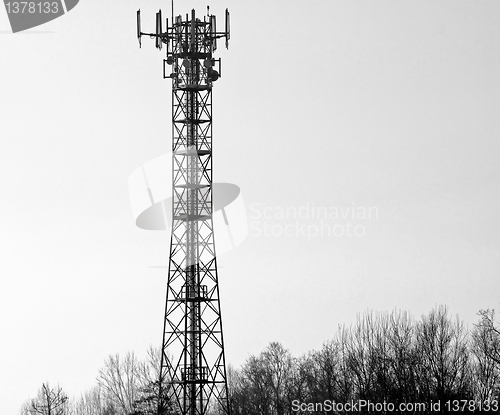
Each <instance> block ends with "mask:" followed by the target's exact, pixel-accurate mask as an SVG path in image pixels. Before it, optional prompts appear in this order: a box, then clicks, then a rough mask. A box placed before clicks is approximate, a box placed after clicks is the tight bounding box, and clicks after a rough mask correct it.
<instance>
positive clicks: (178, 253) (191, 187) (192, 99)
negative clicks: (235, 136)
mask: <svg viewBox="0 0 500 415" xmlns="http://www.w3.org/2000/svg"><path fill="white" fill-rule="evenodd" d="M207 12H208V8H207ZM143 35H147V36H150V37H152V38H155V40H156V47H157V48H158V49H162V47H165V48H166V59H164V61H163V77H164V78H170V79H171V80H172V166H173V168H172V178H173V183H172V187H173V192H172V193H173V194H172V236H171V243H170V262H169V270H168V283H167V294H166V306H165V318H164V330H163V342H162V354H161V368H160V379H159V395H158V397H159V404H158V413H159V414H166V413H179V412H180V413H181V414H183V415H184V414H186V415H187V414H189V415H195V414H196V415H198V414H208V413H213V411H217V413H220V414H229V413H230V408H229V403H228V392H227V381H226V368H225V358H224V340H223V335H222V319H221V311H220V299H219V286H218V277H217V259H216V255H215V244H214V234H213V220H212V87H213V84H214V82H215V81H217V79H218V78H219V77H220V72H221V70H220V68H221V61H220V59H216V58H214V56H213V53H214V51H215V50H216V49H217V40H218V39H221V38H224V39H225V43H226V48H227V46H228V40H229V12H228V11H227V9H226V15H225V28H224V31H223V32H217V29H216V18H215V16H214V15H210V14H208V13H207V16H204V17H203V18H202V19H199V18H197V17H196V14H195V10H192V11H191V15H190V16H189V15H188V14H186V16H185V17H183V16H180V15H179V16H176V17H175V19H174V17H173V12H172V20H171V22H170V23H169V21H168V19H166V29H165V31H163V29H162V16H161V10H160V11H159V12H158V13H157V14H156V32H155V33H143V32H142V31H141V22H140V10H139V11H138V12H137V36H138V39H139V43H141V37H142V36H143ZM169 67H170V68H171V69H170V70H168V71H167V68H169ZM167 72H170V74H167Z"/></svg>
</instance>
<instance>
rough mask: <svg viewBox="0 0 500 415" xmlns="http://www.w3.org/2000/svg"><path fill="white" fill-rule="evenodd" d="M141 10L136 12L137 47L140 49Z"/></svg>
mask: <svg viewBox="0 0 500 415" xmlns="http://www.w3.org/2000/svg"><path fill="white" fill-rule="evenodd" d="M141 35H142V33H141V9H139V10H137V40H138V41H139V47H142V44H141Z"/></svg>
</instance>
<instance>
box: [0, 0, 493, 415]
mask: <svg viewBox="0 0 500 415" xmlns="http://www.w3.org/2000/svg"><path fill="white" fill-rule="evenodd" d="M188 3H189V6H188ZM206 4H207V3H206V2H198V1H193V2H182V6H183V7H181V2H177V4H176V12H179V13H181V12H182V13H186V12H188V11H189V10H190V9H191V7H195V8H196V9H197V11H198V14H199V15H201V14H204V13H205V11H206ZM184 5H185V7H184ZM210 5H211V12H212V13H214V14H216V15H217V16H218V17H219V22H218V23H219V26H220V27H222V22H223V12H224V9H225V8H226V7H229V8H230V11H231V17H232V33H231V35H232V38H231V42H230V48H229V50H228V51H226V50H225V49H224V48H223V45H220V49H219V50H218V52H220V54H219V55H218V56H221V57H222V78H221V79H220V80H219V81H217V83H216V85H215V88H214V93H213V98H214V136H215V138H214V140H215V141H214V162H215V165H214V166H215V172H214V179H215V181H217V182H230V183H234V184H237V185H239V186H240V187H241V189H242V192H243V196H244V198H245V202H246V205H247V207H248V214H249V221H251V222H252V230H251V235H250V236H249V237H248V238H247V240H246V241H245V242H244V243H243V244H242V245H240V246H239V247H238V249H236V250H234V251H233V252H231V253H228V254H225V255H223V256H222V257H221V258H220V259H219V265H220V269H219V277H220V289H221V296H222V310H223V323H224V334H225V341H226V357H227V361H228V362H229V363H231V364H233V365H235V366H239V365H240V364H242V363H243V362H244V361H245V359H246V358H247V357H248V356H249V355H250V354H256V353H259V352H260V351H261V350H262V349H263V348H264V347H266V345H267V344H268V343H269V342H270V341H279V342H281V343H282V344H283V345H284V346H285V347H287V348H289V349H290V350H291V351H292V353H294V354H295V355H299V354H301V353H304V352H306V351H308V350H312V349H318V348H320V347H321V346H322V343H323V341H325V340H328V339H330V338H332V337H333V336H334V335H335V333H336V330H337V327H338V325H342V324H351V323H352V322H354V321H355V319H356V315H357V314H358V313H363V312H365V311H367V310H374V311H384V310H389V311H390V310H393V309H404V310H410V312H411V313H412V314H413V315H414V316H415V317H416V318H419V316H420V315H421V314H423V313H427V312H429V311H430V310H431V309H432V307H434V306H436V305H440V304H445V305H447V306H448V307H449V309H450V312H451V314H452V315H455V314H458V315H459V317H460V318H461V319H462V320H463V321H465V322H466V323H467V325H468V327H469V328H472V324H473V323H474V322H476V321H477V319H478V317H477V315H476V313H477V312H478V311H479V310H480V309H482V308H494V307H498V303H499V300H500V295H499V288H500V284H499V278H498V277H499V268H500V263H499V258H500V256H499V230H500V220H499V217H498V212H499V208H500V199H499V196H500V189H499V170H500V167H499V166H500V164H499V163H498V156H499V154H500V151H499V150H500V144H499V133H500V121H499V120H500V118H499V116H498V114H499V110H500V26H499V25H498V22H499V21H500V3H498V2H480V1H474V2H472V1H471V2H438V1H431V2H415V1H397V2H390V1H385V2H376V1H370V2H358V1H350V2H337V1H286V2H285V1H266V2H264V1H241V0H239V1H238V2H229V1H226V2H221V1H212V2H211V3H210ZM160 6H161V7H162V8H163V11H164V16H165V15H168V14H169V12H170V3H169V2H167V1H151V0H148V1H145V0H144V1H138V0H134V1H131V0H127V1H124V0H120V1H116V0H115V1H111V0H108V1H102V0H101V1H98V0H81V2H80V4H78V6H77V7H75V8H74V9H73V10H72V11H70V12H69V13H68V14H67V15H65V16H62V17H61V18H59V19H57V20H54V21H53V22H49V23H47V24H45V25H43V26H40V27H37V28H34V29H32V30H30V31H29V32H31V34H30V33H18V34H11V33H9V31H10V26H9V23H8V19H7V14H6V13H4V12H3V11H0V31H2V33H0V56H1V57H0V59H1V65H0V103H1V111H0V117H1V118H0V120H1V124H0V140H1V147H0V250H1V251H0V252H1V257H0V336H1V337H0V410H1V412H2V413H5V414H10V413H16V412H17V410H18V409H19V407H20V405H21V404H22V402H23V401H24V400H26V399H28V398H29V397H33V396H34V395H35V393H36V391H37V389H38V388H39V387H40V386H41V384H42V382H44V381H47V380H48V381H50V382H51V383H52V384H56V383H59V384H60V385H61V386H62V387H63V388H64V389H65V390H66V392H67V393H68V394H70V395H72V396H73V395H75V396H76V395H79V394H80V393H82V392H83V391H84V390H86V389H87V388H90V387H91V386H92V385H94V384H95V377H96V375H97V371H98V369H99V368H100V367H101V366H102V364H103V362H104V359H105V358H106V357H107V356H108V355H109V354H112V353H116V352H118V353H120V354H125V353H126V352H127V351H135V352H136V354H138V355H139V356H144V355H145V351H146V349H147V347H148V346H149V345H150V344H153V345H159V344H160V341H161V329H162V325H163V322H162V314H163V307H164V295H165V283H166V272H165V270H164V269H163V270H162V269H158V268H150V267H153V266H161V265H166V264H167V262H168V249H169V247H168V240H169V236H168V234H167V233H165V232H163V233H161V232H158V233H156V232H146V231H142V230H140V229H137V228H135V225H134V223H133V218H132V213H131V209H130V202H129V198H128V189H127V179H128V176H129V174H130V173H131V172H132V171H133V170H134V169H135V168H137V167H139V166H140V165H142V164H143V163H145V162H147V161H149V160H151V159H153V158H155V157H157V156H159V155H161V154H164V153H165V152H167V149H168V148H169V145H170V139H171V134H170V93H171V92H170V91H171V88H170V83H169V81H168V80H162V58H163V52H162V53H160V52H158V51H156V50H155V49H154V41H153V40H150V39H148V38H144V39H143V47H142V49H139V47H138V44H137V41H136V39H135V30H136V28H135V13H136V10H137V9H138V8H141V10H142V16H143V30H145V31H146V30H148V28H149V29H150V30H151V31H153V30H154V21H155V20H154V19H155V12H156V11H157V9H158V8H159V7H160ZM304 206H309V207H311V206H314V207H317V208H320V207H321V208H327V209H331V208H332V207H333V208H335V207H336V208H343V209H347V208H353V209H354V208H356V207H361V208H363V207H365V208H368V207H375V208H376V209H377V212H378V215H377V217H376V218H371V219H367V220H357V221H355V223H357V224H362V225H363V227H364V229H365V233H364V235H363V236H362V237H349V236H346V235H344V236H341V237H336V236H328V235H325V234H323V235H322V236H321V235H319V236H313V237H307V236H305V235H303V234H300V233H298V234H296V235H292V236H285V235H281V236H279V234H280V229H281V230H283V229H284V226H286V225H292V227H293V226H304V225H305V226H309V227H312V228H314V227H316V228H317V227H319V226H320V221H319V220H318V219H315V218H312V217H310V213H307V214H306V215H305V216H306V217H300V218H294V217H290V215H289V216H288V217H286V218H284V219H282V218H280V217H278V213H279V211H280V209H287V208H289V211H291V209H293V208H295V209H299V208H300V207H304ZM264 209H267V210H266V211H265V212H266V213H267V214H270V215H271V217H270V218H268V219H265V220H264V219H263V218H262V217H261V218H260V219H258V218H257V217H258V215H261V214H263V212H264ZM313 210H314V208H309V210H307V209H306V211H308V212H311V211H313ZM307 215H309V216H307ZM328 223H330V224H332V225H335V224H340V225H342V226H343V225H346V220H345V219H340V220H329V222H328ZM264 226H271V227H272V228H271V229H273V231H272V232H274V233H272V234H269V235H267V236H266V235H264V231H263V229H264V228H263V227H264ZM289 229H291V228H289Z"/></svg>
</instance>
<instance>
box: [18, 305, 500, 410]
mask: <svg viewBox="0 0 500 415" xmlns="http://www.w3.org/2000/svg"><path fill="white" fill-rule="evenodd" d="M158 355H159V354H158V353H157V352H156V351H155V350H153V349H150V351H149V353H148V358H147V359H146V360H145V361H140V360H138V359H137V358H136V357H135V356H134V354H132V353H129V354H127V355H126V356H125V358H123V359H122V358H120V356H118V355H116V356H110V357H109V358H108V359H107V360H106V362H105V364H104V367H103V368H102V369H101V370H100V371H99V375H98V377H97V385H96V387H95V388H94V389H92V390H91V391H89V392H87V393H85V394H84V395H82V396H81V397H80V398H78V399H69V398H68V397H67V396H66V395H65V394H64V392H63V391H62V389H61V388H60V387H56V388H50V387H49V386H48V385H43V386H42V388H41V389H40V391H39V393H38V395H37V397H36V398H34V399H32V400H30V401H28V402H26V404H25V405H24V406H23V408H22V410H21V415H33V414H40V415H45V414H52V415H146V414H148V415H149V414H156V411H157V403H158V382H157V379H158V368H159V361H158ZM228 386H229V397H230V405H231V408H232V414H233V415H248V414H261V415H290V414H297V413H318V414H321V413H350V414H353V413H377V414H380V413H389V412H391V411H388V410H387V404H393V405H394V408H398V409H399V408H401V407H400V406H399V404H401V403H405V404H406V403H427V404H429V403H431V402H433V403H436V402H440V407H439V408H440V411H439V412H441V413H447V412H462V413H480V412H481V413H482V412H488V413H499V412H500V410H499V409H500V408H498V407H497V406H496V405H495V402H494V401H495V400H497V399H499V394H500V331H499V329H498V326H496V325H495V323H494V312H493V311H490V310H486V311H481V312H480V319H479V321H478V323H477V324H476V325H474V327H473V328H472V329H470V330H468V329H466V328H465V326H464V324H463V322H461V321H460V320H459V319H458V318H452V317H451V316H450V315H449V313H448V311H447V309H446V307H443V306H442V307H438V308H436V309H434V310H432V311H431V312H430V313H428V314H427V315H424V316H422V317H421V319H420V320H418V321H417V320H415V319H414V318H412V317H411V316H410V314H408V313H406V312H401V311H400V312H397V311H394V312H392V313H379V314H377V313H367V314H365V315H363V316H361V317H359V318H358V321H357V322H356V324H354V325H353V326H350V327H341V328H339V330H338V332H337V334H336V336H334V338H333V339H331V340H329V341H327V342H326V343H325V344H324V345H323V347H322V348H321V349H320V350H318V351H311V352H309V353H307V354H305V355H303V356H300V357H294V356H292V355H291V353H290V352H289V351H288V350H287V349H285V348H284V347H283V346H282V345H281V344H280V343H275V342H274V343H271V344H270V345H269V346H268V347H267V348H266V349H265V350H264V351H262V352H261V353H260V354H259V355H257V356H251V357H249V358H248V359H247V361H246V362H245V363H244V364H243V365H242V366H241V367H240V368H234V367H231V366H230V367H228ZM360 400H362V401H364V402H371V403H372V404H377V403H378V404H379V406H377V407H376V408H374V407H373V406H372V407H366V406H365V407H363V408H354V409H355V410H352V409H353V408H349V407H347V408H344V409H346V410H341V411H338V412H333V411H332V410H331V406H330V407H327V406H326V404H325V405H324V406H323V407H322V406H321V405H322V404H323V403H325V402H329V403H331V402H337V403H341V404H342V403H344V404H345V403H351V404H352V403H355V402H359V401H360ZM466 401H467V403H465V402H466ZM488 401H489V402H490V406H488V407H486V406H484V402H488ZM384 402H385V403H386V405H385V406H384V407H383V408H384V409H385V410H384V409H381V408H382V407H381V406H380V405H381V404H382V403H384ZM446 402H450V403H449V404H448V406H446V405H445V403H446ZM457 402H458V403H457ZM479 402H482V403H483V404H482V408H481V409H482V410H479ZM316 404H319V405H316ZM50 405H52V408H51V411H50V412H48V410H47V408H48V407H49V406H50ZM311 405H313V406H314V405H316V406H314V409H312V408H313V406H311ZM457 405H458V406H457ZM338 408H339V406H337V409H338ZM435 408H436V407H435ZM435 408H434V412H436V411H435ZM457 408H459V409H460V410H459V411H457V410H452V409H457ZM406 409H408V410H407V411H406V413H431V411H430V409H429V407H427V409H425V410H422V408H415V407H409V408H406ZM486 409H488V410H487V411H486ZM399 412H403V413H405V411H401V410H399ZM170 413H174V412H173V411H170ZM216 413H217V411H214V414H216Z"/></svg>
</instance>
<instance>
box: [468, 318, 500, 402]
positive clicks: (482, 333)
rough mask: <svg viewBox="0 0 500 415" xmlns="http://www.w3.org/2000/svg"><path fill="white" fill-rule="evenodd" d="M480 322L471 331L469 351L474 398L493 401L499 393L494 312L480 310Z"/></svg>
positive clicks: (499, 334)
mask: <svg viewBox="0 0 500 415" xmlns="http://www.w3.org/2000/svg"><path fill="white" fill-rule="evenodd" d="M479 315H480V316H481V321H480V322H479V323H478V324H476V325H475V327H474V330H473V331H472V347H471V351H472V353H473V355H474V357H475V364H474V378H475V385H476V391H475V394H476V397H477V398H478V399H480V400H483V401H484V400H488V399H493V398H494V397H495V396H498V394H499V393H500V331H499V329H498V328H497V327H495V323H494V320H495V311H494V310H481V311H480V312H479Z"/></svg>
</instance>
